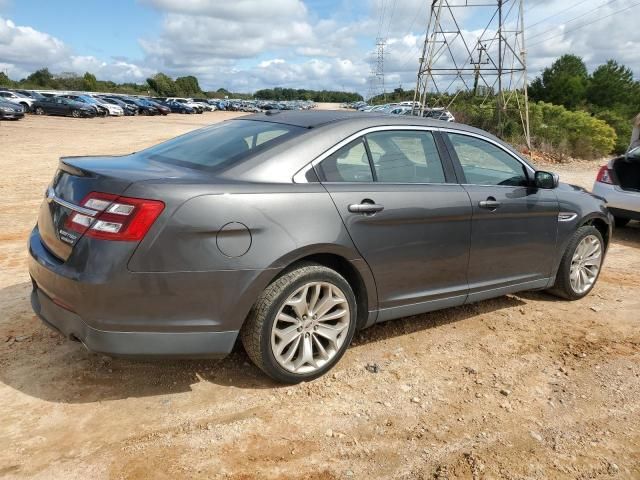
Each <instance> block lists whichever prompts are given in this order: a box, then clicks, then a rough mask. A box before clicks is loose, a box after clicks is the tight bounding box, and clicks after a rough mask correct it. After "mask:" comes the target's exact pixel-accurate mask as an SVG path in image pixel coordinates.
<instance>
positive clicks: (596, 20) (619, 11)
mask: <svg viewBox="0 0 640 480" xmlns="http://www.w3.org/2000/svg"><path fill="white" fill-rule="evenodd" d="M638 5H640V2H637V3H634V4H633V5H630V6H628V7H626V8H623V9H622V10H617V11H615V12H613V13H610V14H609V15H605V16H604V17H600V18H596V19H595V20H592V21H591V22H587V23H583V24H582V25H579V26H577V27H575V28H571V29H569V30H565V31H563V32H560V33H559V34H557V35H552V36H551V37H547V38H545V39H543V40H540V41H539V42H535V43H532V44H530V45H529V47H534V46H536V45H540V44H541V43H545V42H547V41H549V40H553V39H554V38H558V37H562V36H564V35H566V34H567V33H571V32H575V31H576V30H580V29H582V28H584V27H588V26H589V25H593V24H594V23H598V22H600V21H602V20H605V19H607V18H610V17H613V16H614V15H617V14H619V13H622V12H626V11H627V10H631V9H632V8H633V7H637V6H638ZM539 36H540V35H536V36H535V38H537V37H539Z"/></svg>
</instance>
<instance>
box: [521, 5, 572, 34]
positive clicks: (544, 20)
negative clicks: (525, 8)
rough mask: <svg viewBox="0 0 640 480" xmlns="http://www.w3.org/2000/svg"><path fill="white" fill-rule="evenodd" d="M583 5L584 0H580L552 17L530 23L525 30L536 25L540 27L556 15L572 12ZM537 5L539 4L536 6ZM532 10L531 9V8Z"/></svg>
mask: <svg viewBox="0 0 640 480" xmlns="http://www.w3.org/2000/svg"><path fill="white" fill-rule="evenodd" d="M583 3H584V0H581V1H579V2H577V3H574V4H573V5H571V6H570V7H567V8H565V9H563V10H560V11H559V12H556V13H554V14H553V15H549V16H548V17H545V18H543V19H542V20H538V21H537V22H536V23H532V24H531V25H527V29H529V28H532V27H535V26H536V25H540V24H541V23H542V22H546V21H547V20H549V19H551V18H554V17H557V16H558V15H562V14H563V13H564V12H568V11H569V10H572V9H574V8H576V7H577V6H578V5H582V4H583ZM537 5H539V4H537ZM531 8H533V7H531Z"/></svg>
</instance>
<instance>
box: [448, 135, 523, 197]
mask: <svg viewBox="0 0 640 480" xmlns="http://www.w3.org/2000/svg"><path fill="white" fill-rule="evenodd" d="M447 135H448V136H449V139H450V140H451V143H452V144H453V148H454V150H455V152H456V155H457V156H458V160H459V161H460V165H461V166H462V170H463V172H464V176H465V177H466V183H468V184H472V185H502V186H526V185H528V176H527V170H526V168H525V166H524V165H523V164H522V163H521V162H519V161H518V160H516V159H515V158H514V157H513V156H512V155H510V154H508V153H507V152H505V151H504V150H502V149H501V148H499V147H497V146H495V145H493V144H492V143H489V142H487V141H485V140H482V139H480V138H476V137H471V136H468V135H460V134H456V133H449V134H447Z"/></svg>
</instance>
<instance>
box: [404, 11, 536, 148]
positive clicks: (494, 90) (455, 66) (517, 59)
mask: <svg viewBox="0 0 640 480" xmlns="http://www.w3.org/2000/svg"><path fill="white" fill-rule="evenodd" d="M430 1H431V9H430V12H429V20H428V24H427V30H426V34H425V39H424V46H423V48H422V56H421V57H420V63H419V67H418V78H417V82H416V89H415V94H414V102H419V103H420V107H414V108H416V110H418V109H419V113H420V114H421V115H422V113H423V112H424V109H425V108H432V107H445V108H447V109H448V108H450V107H451V105H452V104H453V103H454V102H455V100H456V98H457V97H458V96H459V95H460V93H462V92H470V93H472V94H473V95H476V96H481V97H482V105H483V106H487V107H491V106H493V108H495V111H496V114H497V119H498V129H499V130H500V129H501V128H502V125H503V122H502V119H503V117H504V116H505V115H506V113H507V112H508V111H513V110H517V111H518V112H519V116H520V120H521V123H522V130H523V135H524V139H525V141H526V143H527V146H528V147H530V146H531V136H530V132H529V99H528V93H527V62H526V50H525V42H524V0H430ZM463 18H464V19H473V20H475V21H477V19H479V18H484V19H488V22H487V24H486V27H484V29H483V30H482V33H481V34H480V35H479V36H478V34H477V32H478V31H480V30H479V29H478V28H477V25H474V27H473V28H469V29H467V30H463V28H462V26H461V19H463ZM416 105H417V104H416ZM415 113H418V112H417V111H416V112H415ZM498 133H501V132H500V131H499V132H498Z"/></svg>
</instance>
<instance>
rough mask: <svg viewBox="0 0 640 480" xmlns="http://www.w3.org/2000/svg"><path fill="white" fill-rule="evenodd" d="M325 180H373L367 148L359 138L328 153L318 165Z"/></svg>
mask: <svg viewBox="0 0 640 480" xmlns="http://www.w3.org/2000/svg"><path fill="white" fill-rule="evenodd" d="M318 173H319V175H320V178H321V179H322V180H323V181H325V182H373V174H372V173H371V166H370V165H369V157H368V156H367V149H366V148H365V146H364V142H363V141H362V139H361V138H359V139H357V140H354V141H353V142H351V143H349V144H348V145H345V146H344V147H342V148H341V149H339V150H338V151H336V152H335V153H333V154H331V155H329V156H328V157H327V158H325V159H324V160H323V161H322V162H321V163H320V164H319V165H318Z"/></svg>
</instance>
